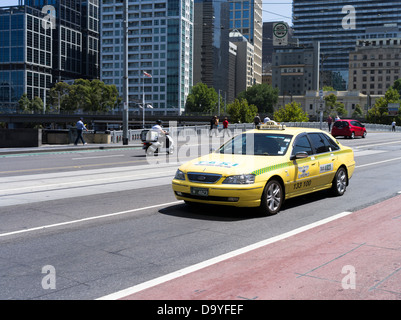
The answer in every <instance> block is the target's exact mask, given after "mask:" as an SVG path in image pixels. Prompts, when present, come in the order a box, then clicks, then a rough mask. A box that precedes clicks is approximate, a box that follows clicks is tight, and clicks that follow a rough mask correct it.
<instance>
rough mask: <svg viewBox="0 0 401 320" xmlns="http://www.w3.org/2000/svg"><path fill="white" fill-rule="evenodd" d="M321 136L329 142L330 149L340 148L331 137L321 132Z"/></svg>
mask: <svg viewBox="0 0 401 320" xmlns="http://www.w3.org/2000/svg"><path fill="white" fill-rule="evenodd" d="M322 136H323V137H324V138H325V139H326V140H327V142H328V143H329V146H330V149H331V150H330V151H336V150H339V149H340V147H339V145H338V144H337V143H335V142H334V141H333V139H331V138H330V137H329V136H328V135H326V134H322Z"/></svg>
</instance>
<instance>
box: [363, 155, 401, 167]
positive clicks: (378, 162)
mask: <svg viewBox="0 0 401 320" xmlns="http://www.w3.org/2000/svg"><path fill="white" fill-rule="evenodd" d="M396 160H401V157H398V158H393V159H388V160H383V161H377V162H371V163H367V164H361V165H359V166H356V167H355V168H356V169H357V168H363V167H369V166H374V165H377V164H382V163H386V162H390V161H396Z"/></svg>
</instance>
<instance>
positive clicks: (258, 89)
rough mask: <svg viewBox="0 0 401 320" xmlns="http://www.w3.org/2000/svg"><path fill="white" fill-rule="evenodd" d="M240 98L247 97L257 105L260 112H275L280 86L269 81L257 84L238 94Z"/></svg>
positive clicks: (249, 101)
mask: <svg viewBox="0 0 401 320" xmlns="http://www.w3.org/2000/svg"><path fill="white" fill-rule="evenodd" d="M237 99H238V100H240V101H241V100H243V99H246V100H247V101H248V103H249V104H250V105H251V104H253V105H255V106H256V107H257V109H258V112H259V113H270V114H271V113H273V111H274V105H275V104H276V103H277V102H278V88H273V87H272V86H271V85H269V84H267V83H262V84H255V85H253V86H252V87H250V88H248V89H247V90H246V91H243V92H241V93H240V94H239V95H238V96H237Z"/></svg>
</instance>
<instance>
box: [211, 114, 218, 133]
mask: <svg viewBox="0 0 401 320" xmlns="http://www.w3.org/2000/svg"><path fill="white" fill-rule="evenodd" d="M218 126H219V118H217V116H214V117H213V118H212V119H211V120H210V137H211V136H212V134H213V133H214V134H215V135H216V137H217V127H218Z"/></svg>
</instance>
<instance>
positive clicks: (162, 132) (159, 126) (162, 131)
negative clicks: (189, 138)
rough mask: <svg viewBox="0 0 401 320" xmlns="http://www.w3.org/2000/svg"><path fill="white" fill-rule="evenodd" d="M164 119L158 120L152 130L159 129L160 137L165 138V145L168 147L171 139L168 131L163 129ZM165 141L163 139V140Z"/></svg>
mask: <svg viewBox="0 0 401 320" xmlns="http://www.w3.org/2000/svg"><path fill="white" fill-rule="evenodd" d="M162 126H163V121H161V120H157V121H156V124H155V125H154V126H153V127H152V130H154V131H157V132H158V133H159V139H165V140H164V141H165V144H164V145H165V147H166V148H168V147H169V146H170V143H169V140H168V138H167V137H166V135H167V131H165V130H163V128H162ZM161 141H163V140H161Z"/></svg>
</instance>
